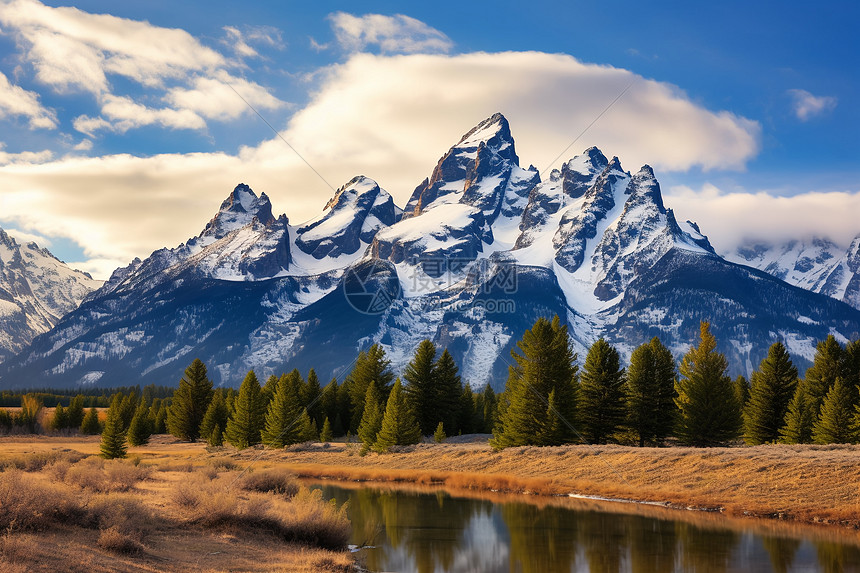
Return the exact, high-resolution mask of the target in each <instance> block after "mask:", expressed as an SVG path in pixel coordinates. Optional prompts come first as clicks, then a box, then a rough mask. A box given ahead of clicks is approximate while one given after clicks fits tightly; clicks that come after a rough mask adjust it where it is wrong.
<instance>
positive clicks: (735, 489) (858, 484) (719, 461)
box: [235, 439, 860, 529]
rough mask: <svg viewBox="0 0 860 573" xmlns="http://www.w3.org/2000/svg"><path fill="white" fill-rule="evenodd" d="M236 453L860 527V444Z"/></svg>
mask: <svg viewBox="0 0 860 573" xmlns="http://www.w3.org/2000/svg"><path fill="white" fill-rule="evenodd" d="M235 456H236V457H237V458H238V459H240V460H243V461H246V462H249V463H250V462H252V461H253V463H256V464H264V465H269V464H273V463H275V464H278V465H281V464H283V465H285V466H287V467H289V468H290V469H291V471H293V472H295V473H296V474H297V475H299V476H300V477H306V478H317V479H336V480H344V481H362V482H379V483H385V482H396V483H416V484H425V485H443V486H445V487H449V488H462V489H471V490H485V491H499V492H507V493H527V494H537V495H570V494H574V495H585V496H597V497H605V498H611V499H624V500H632V501H636V502H647V503H656V504H661V505H665V506H668V507H673V508H679V509H698V510H705V511H719V512H722V513H724V514H727V515H732V516H736V517H758V518H766V519H778V520H783V521H794V522H798V523H816V524H826V525H837V526H841V527H848V528H853V529H857V528H858V527H860V463H858V462H860V446H833V445H831V446H813V445H802V446H789V445H768V446H757V447H735V448H708V449H699V448H685V447H671V448H636V447H626V446H614V445H611V446H595V447H591V446H579V445H572V446H563V447H550V448H538V447H522V448H509V449H506V450H503V451H501V452H496V451H494V450H493V449H492V448H490V447H489V445H488V444H487V443H486V441H485V440H483V439H481V440H480V441H478V440H477V439H476V440H475V441H471V442H466V443H449V444H421V445H418V446H414V447H409V448H403V449H402V451H401V452H398V453H389V454H374V453H371V454H368V455H366V456H360V455H359V454H358V446H357V445H354V444H328V445H324V444H318V445H313V446H309V445H306V446H300V447H295V448H293V450H292V451H267V450H260V451H245V452H239V453H237V454H235Z"/></svg>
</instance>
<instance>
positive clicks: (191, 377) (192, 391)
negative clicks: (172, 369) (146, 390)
mask: <svg viewBox="0 0 860 573" xmlns="http://www.w3.org/2000/svg"><path fill="white" fill-rule="evenodd" d="M255 378H256V377H255ZM258 386H259V384H258ZM211 400H212V381H211V380H209V378H207V376H206V365H205V364H203V362H202V361H201V360H200V359H199V358H195V359H194V362H192V363H191V364H190V365H189V366H188V368H186V369H185V375H184V376H183V377H182V380H180V381H179V388H177V389H176V391H175V392H174V393H173V401H172V402H171V404H170V409H169V410H168V411H167V429H168V431H169V432H170V433H171V434H173V435H174V436H176V437H177V438H179V439H180V440H186V441H189V442H194V441H196V440H197V438H199V437H200V423H201V422H202V421H203V416H205V415H206V410H207V409H208V408H209V402H210V401H211Z"/></svg>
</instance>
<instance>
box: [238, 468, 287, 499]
mask: <svg viewBox="0 0 860 573" xmlns="http://www.w3.org/2000/svg"><path fill="white" fill-rule="evenodd" d="M239 486H240V487H241V488H242V489H244V490H246V491H259V492H263V493H276V494H280V495H285V496H287V497H292V496H294V495H296V493H298V491H299V483H298V482H297V481H296V477H295V476H294V475H293V474H291V473H290V472H289V471H287V470H286V469H283V468H274V469H270V470H261V471H258V472H253V473H247V474H245V476H244V477H243V478H242V480H241V481H240V482H239Z"/></svg>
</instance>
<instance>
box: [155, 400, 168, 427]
mask: <svg viewBox="0 0 860 573" xmlns="http://www.w3.org/2000/svg"><path fill="white" fill-rule="evenodd" d="M152 433H153V434H166V433H167V404H166V403H165V402H164V400H162V401H161V405H160V406H159V407H158V411H157V412H156V414H155V422H154V423H153V425H152Z"/></svg>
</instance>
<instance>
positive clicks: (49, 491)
mask: <svg viewBox="0 0 860 573" xmlns="http://www.w3.org/2000/svg"><path fill="white" fill-rule="evenodd" d="M0 500H2V502H0V529H3V530H6V531H7V532H8V531H14V530H19V529H24V530H31V531H35V530H40V529H45V528H46V527H49V526H51V525H54V524H56V523H69V522H72V523H86V522H87V521H88V515H87V512H86V510H85V509H84V508H83V506H82V505H81V504H80V502H79V501H78V499H77V498H76V497H75V495H73V492H72V491H70V490H69V489H68V488H66V487H63V486H62V485H59V484H53V483H45V482H42V481H40V480H39V479H38V478H37V477H35V476H32V475H31V474H24V473H22V472H21V471H19V470H10V471H6V472H3V473H0Z"/></svg>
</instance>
